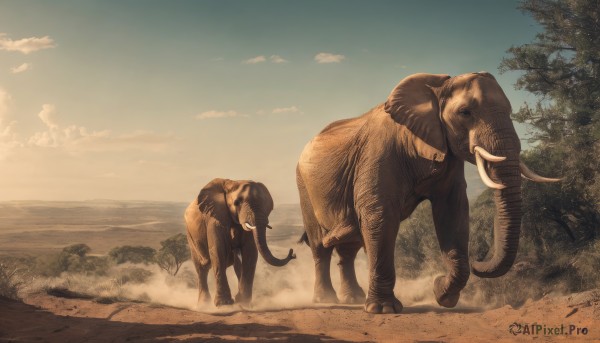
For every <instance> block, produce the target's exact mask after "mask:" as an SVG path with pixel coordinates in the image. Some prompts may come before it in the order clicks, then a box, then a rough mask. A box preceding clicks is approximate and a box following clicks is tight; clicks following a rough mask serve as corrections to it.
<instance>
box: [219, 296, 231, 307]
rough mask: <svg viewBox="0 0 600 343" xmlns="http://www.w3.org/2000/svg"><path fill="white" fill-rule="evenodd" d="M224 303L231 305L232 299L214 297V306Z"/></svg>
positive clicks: (223, 304)
mask: <svg viewBox="0 0 600 343" xmlns="http://www.w3.org/2000/svg"><path fill="white" fill-rule="evenodd" d="M225 305H233V299H231V297H216V298H215V306H216V307H220V306H225Z"/></svg>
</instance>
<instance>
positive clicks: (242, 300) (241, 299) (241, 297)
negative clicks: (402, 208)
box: [235, 293, 252, 307]
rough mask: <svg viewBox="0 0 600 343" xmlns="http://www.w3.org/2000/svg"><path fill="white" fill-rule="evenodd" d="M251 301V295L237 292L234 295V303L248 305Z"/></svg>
mask: <svg viewBox="0 0 600 343" xmlns="http://www.w3.org/2000/svg"><path fill="white" fill-rule="evenodd" d="M251 301H252V297H249V296H247V295H245V294H242V293H238V294H236V295H235V303H236V304H240V305H242V306H244V307H248V306H249V305H250V302H251Z"/></svg>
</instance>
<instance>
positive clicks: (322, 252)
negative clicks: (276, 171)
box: [297, 175, 338, 303]
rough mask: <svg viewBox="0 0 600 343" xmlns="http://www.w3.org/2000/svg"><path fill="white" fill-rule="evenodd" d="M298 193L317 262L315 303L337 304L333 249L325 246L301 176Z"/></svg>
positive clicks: (310, 244) (305, 225) (298, 177)
mask: <svg viewBox="0 0 600 343" xmlns="http://www.w3.org/2000/svg"><path fill="white" fill-rule="evenodd" d="M297 183H298V191H299V192H300V208H301V209H302V220H303V222H304V230H305V231H306V234H307V237H308V243H309V246H310V249H311V251H312V255H313V259H314V261H315V289H314V294H313V302H315V303H337V301H338V300H337V296H336V294H335V290H334V289H333V284H332V283H331V274H330V273H331V254H332V253H333V247H329V248H325V247H324V246H323V243H322V241H323V235H322V233H321V226H320V225H319V222H318V221H317V218H316V217H315V213H314V209H313V207H312V204H311V202H310V199H309V197H308V193H307V192H306V188H305V187H304V182H303V180H302V177H301V176H300V175H297Z"/></svg>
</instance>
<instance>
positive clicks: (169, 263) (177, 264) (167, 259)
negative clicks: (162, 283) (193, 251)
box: [156, 233, 190, 276]
mask: <svg viewBox="0 0 600 343" xmlns="http://www.w3.org/2000/svg"><path fill="white" fill-rule="evenodd" d="M160 245H161V248H160V250H159V251H158V253H157V254H156V263H157V264H158V266H159V267H160V268H162V269H164V270H165V271H167V272H168V273H169V274H171V275H173V276H175V275H177V272H179V268H181V265H182V264H183V262H185V261H187V260H189V259H190V250H189V248H188V243H187V237H186V236H185V235H184V234H182V233H178V234H176V235H174V236H171V237H169V238H167V239H166V240H164V241H162V242H160Z"/></svg>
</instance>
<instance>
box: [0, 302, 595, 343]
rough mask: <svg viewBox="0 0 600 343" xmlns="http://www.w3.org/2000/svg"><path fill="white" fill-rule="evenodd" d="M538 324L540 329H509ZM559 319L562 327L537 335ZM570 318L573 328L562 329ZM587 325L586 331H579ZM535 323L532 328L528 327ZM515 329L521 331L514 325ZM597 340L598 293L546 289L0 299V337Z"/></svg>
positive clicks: (71, 339) (48, 339) (82, 339)
mask: <svg viewBox="0 0 600 343" xmlns="http://www.w3.org/2000/svg"><path fill="white" fill-rule="evenodd" d="M513 322H517V323H519V324H522V325H524V324H534V325H536V324H538V325H540V327H539V328H540V332H539V333H537V334H534V332H531V330H530V334H528V335H526V334H523V333H518V334H517V335H513V334H512V333H510V332H509V326H510V325H511V324H512V323H513ZM561 325H563V326H564V329H563V334H562V335H561V334H559V335H554V333H553V334H551V335H548V334H546V335H544V332H543V327H544V326H545V327H546V329H548V328H551V327H552V328H554V327H558V328H559V330H560V327H561ZM570 325H575V326H576V327H578V328H579V329H580V333H579V335H577V334H576V332H577V331H576V329H575V331H573V335H568V334H567V333H568V332H569V329H570ZM583 328H586V334H583V332H582V331H581V330H583ZM534 329H535V327H534ZM521 331H525V329H524V327H523V326H522V327H521ZM532 339H533V340H535V341H555V340H561V341H569V342H570V341H575V340H578V341H600V292H598V291H595V292H586V293H581V294H576V295H571V296H555V297H551V296H547V297H545V298H543V299H541V300H539V301H536V302H531V301H529V302H528V303H526V304H525V305H524V306H523V307H521V308H519V309H512V308H510V307H509V306H506V307H503V308H499V309H493V310H488V311H483V310H481V309H477V308H455V309H451V310H448V309H442V308H439V307H434V306H412V307H406V308H405V309H404V311H403V313H402V314H394V315H370V314H367V313H364V312H363V311H362V308H361V307H360V306H343V305H331V306H327V307H312V308H311V307H308V308H307V307H304V308H295V309H285V310H271V311H260V312H253V311H232V312H228V313H219V314H214V313H213V314H209V313H202V312H197V311H191V310H186V309H179V308H173V307H168V306H164V305H154V304H149V303H139V302H138V303H136V302H117V303H109V304H103V303H100V302H98V301H95V300H94V299H80V298H74V299H73V298H65V297H57V296H50V295H48V294H34V295H29V296H27V297H26V298H25V303H19V302H14V301H11V300H7V299H0V341H3V342H27V341H37V342H40V341H41V342H124V341H171V340H179V341H190V342H203V341H210V342H213V341H217V342H220V341H224V342H236V341H291V342H320V341H324V342H404V341H406V342H456V341H471V342H480V341H481V342H490V341H507V342H508V341H515V340H528V341H530V340H532Z"/></svg>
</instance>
